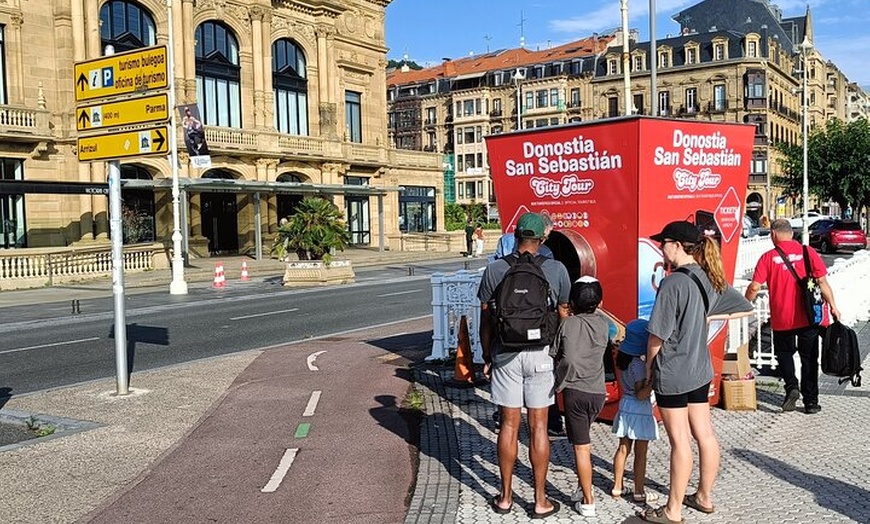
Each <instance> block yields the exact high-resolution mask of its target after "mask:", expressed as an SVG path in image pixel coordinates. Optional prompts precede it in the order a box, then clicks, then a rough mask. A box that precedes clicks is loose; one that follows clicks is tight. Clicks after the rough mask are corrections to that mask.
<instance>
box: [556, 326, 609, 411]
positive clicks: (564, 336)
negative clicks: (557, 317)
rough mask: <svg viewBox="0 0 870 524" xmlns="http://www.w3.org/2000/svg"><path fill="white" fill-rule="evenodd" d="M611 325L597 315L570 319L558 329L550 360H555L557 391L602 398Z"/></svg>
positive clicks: (604, 391) (605, 391)
mask: <svg viewBox="0 0 870 524" xmlns="http://www.w3.org/2000/svg"><path fill="white" fill-rule="evenodd" d="M609 331H610V325H609V322H608V320H607V318H606V317H605V316H604V315H603V314H601V313H599V312H597V311H596V312H595V313H585V314H579V315H573V316H570V317H568V318H566V319H565V320H563V321H562V323H561V324H560V325H559V331H557V332H556V338H555V340H554V341H553V347H551V348H550V356H551V357H553V358H554V359H555V360H556V391H562V390H563V389H565V388H569V389H574V390H577V391H583V392H585V393H595V394H605V393H607V390H606V389H605V388H604V352H605V351H606V350H607V341H608V335H609Z"/></svg>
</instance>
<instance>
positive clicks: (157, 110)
mask: <svg viewBox="0 0 870 524" xmlns="http://www.w3.org/2000/svg"><path fill="white" fill-rule="evenodd" d="M166 120H169V97H168V96H167V95H166V93H161V94H158V95H150V96H144V97H140V98H133V99H130V100H121V101H118V102H106V103H103V104H94V105H89V106H84V107H79V108H78V109H76V129H78V130H79V131H89V130H96V129H104V128H107V127H117V126H129V125H136V124H150V123H152V122H165V121H166Z"/></svg>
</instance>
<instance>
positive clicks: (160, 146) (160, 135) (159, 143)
mask: <svg viewBox="0 0 870 524" xmlns="http://www.w3.org/2000/svg"><path fill="white" fill-rule="evenodd" d="M155 133H157V138H156V139H155V140H154V144H155V145H156V146H157V151H160V150H162V149H163V144H164V143H165V142H166V138H164V137H163V133H162V132H161V131H160V130H159V129H157V130H156V131H155Z"/></svg>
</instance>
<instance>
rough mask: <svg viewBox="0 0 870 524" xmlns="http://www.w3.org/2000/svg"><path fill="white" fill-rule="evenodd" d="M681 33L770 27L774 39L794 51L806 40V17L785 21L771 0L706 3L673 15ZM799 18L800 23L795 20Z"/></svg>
mask: <svg viewBox="0 0 870 524" xmlns="http://www.w3.org/2000/svg"><path fill="white" fill-rule="evenodd" d="M673 18H674V21H676V22H677V23H679V24H680V28H681V30H682V32H696V33H703V32H709V31H710V30H711V28H713V27H715V28H716V30H720V31H721V30H726V31H734V32H735V33H738V34H741V35H746V34H748V33H758V34H763V28H762V26H767V32H768V34H769V35H770V36H771V37H775V38H777V39H778V40H779V42H780V45H782V46H783V48H785V49H789V50H791V49H792V48H793V47H794V45H796V44H797V43H800V42H801V40H803V36H804V35H803V31H804V30H805V24H804V23H803V20H804V18H805V17H796V18H789V19H786V20H783V18H782V12H781V11H780V10H779V8H778V7H777V6H775V5H773V4H771V3H770V2H769V1H768V0H703V1H702V2H699V3H697V4H695V5H693V6H691V7H687V8H686V9H683V10H682V11H680V12H679V13H677V14H676V15H674V17H673ZM798 19H800V20H801V22H800V23H799V24H797V23H796V21H797V20H798Z"/></svg>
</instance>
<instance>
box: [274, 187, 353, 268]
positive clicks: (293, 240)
mask: <svg viewBox="0 0 870 524" xmlns="http://www.w3.org/2000/svg"><path fill="white" fill-rule="evenodd" d="M349 245H350V233H349V232H348V230H347V225H346V224H345V222H344V216H343V215H342V213H341V211H340V210H339V209H338V207H337V206H336V205H335V204H333V203H332V202H330V201H329V200H326V199H324V198H320V197H305V198H304V199H302V202H301V203H300V204H299V206H298V207H297V208H296V213H295V214H294V215H293V216H291V217H289V218H288V220H287V221H286V222H285V223H284V224H283V225H281V226H279V227H278V236H277V237H276V238H275V243H274V244H273V246H272V251H273V252H276V253H277V255H278V258H282V259H283V258H284V257H285V256H287V253H288V252H289V251H291V250H292V251H295V252H296V254H297V255H298V256H299V260H323V261H324V262H325V263H326V264H329V263H330V262H331V261H332V255H331V252H332V251H333V250H335V251H343V250H344V249H346V248H347V247H348V246H349Z"/></svg>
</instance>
